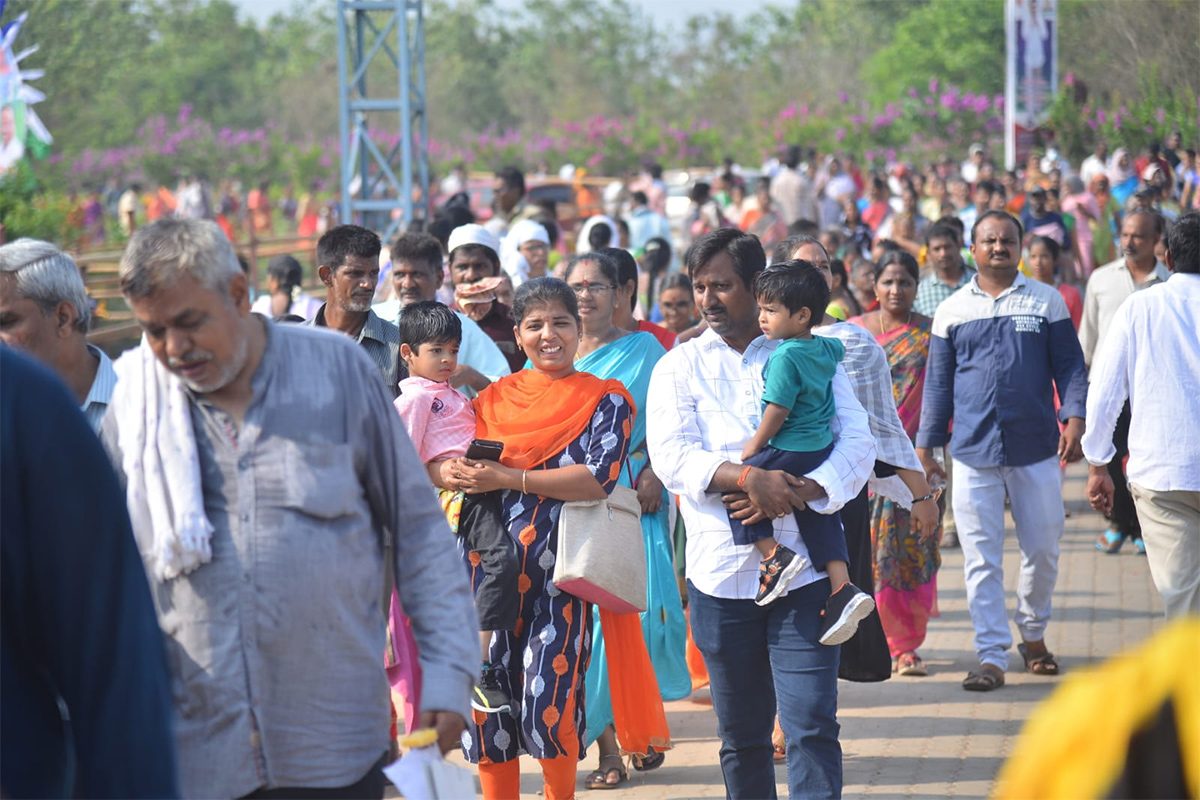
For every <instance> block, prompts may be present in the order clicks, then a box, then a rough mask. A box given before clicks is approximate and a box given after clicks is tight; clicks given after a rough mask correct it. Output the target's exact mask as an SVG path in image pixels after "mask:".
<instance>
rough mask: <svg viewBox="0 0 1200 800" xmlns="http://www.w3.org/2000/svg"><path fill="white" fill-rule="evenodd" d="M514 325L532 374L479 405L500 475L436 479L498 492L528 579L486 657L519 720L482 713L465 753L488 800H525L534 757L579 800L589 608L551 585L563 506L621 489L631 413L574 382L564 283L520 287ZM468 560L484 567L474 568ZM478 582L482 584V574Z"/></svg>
mask: <svg viewBox="0 0 1200 800" xmlns="http://www.w3.org/2000/svg"><path fill="white" fill-rule="evenodd" d="M513 315H514V318H515V319H516V321H517V328H516V331H517V341H518V343H519V345H520V346H521V347H522V349H523V350H524V351H525V353H526V355H527V356H528V357H529V358H530V361H531V363H532V369H526V370H522V371H520V372H518V373H516V374H514V375H510V376H507V377H505V378H503V379H501V380H500V381H497V382H496V383H493V384H492V385H491V386H489V387H488V388H487V389H485V390H484V391H483V392H481V393H480V395H479V397H478V398H477V399H476V401H475V411H476V418H477V425H478V427H477V431H476V434H477V436H478V437H479V438H483V439H494V440H499V441H501V442H503V443H504V454H503V455H502V456H501V459H500V463H496V462H490V461H483V462H476V461H469V460H467V459H465V458H464V459H451V460H449V461H446V462H442V463H441V464H439V465H438V470H439V473H440V477H441V482H442V483H443V484H444V485H446V486H448V487H450V488H459V489H463V490H464V491H467V492H485V491H494V490H501V491H502V492H503V494H502V507H503V514H504V518H505V521H506V523H507V524H508V529H509V531H510V533H511V534H512V536H513V538H514V539H515V540H516V542H517V555H518V562H519V564H520V568H521V573H520V576H519V578H518V582H517V586H518V592H519V594H520V615H519V618H518V621H517V625H516V627H515V629H514V630H512V631H507V632H504V631H498V632H496V634H495V636H494V638H493V640H492V648H491V653H490V658H491V662H492V664H493V665H496V666H498V667H499V669H500V674H501V675H502V676H503V677H504V679H505V680H507V688H508V690H509V692H510V694H511V696H512V698H513V702H512V711H511V713H500V714H481V713H479V712H475V713H474V715H473V724H472V725H470V726H469V727H468V729H467V731H466V732H465V733H464V734H463V750H464V751H465V753H466V756H467V758H468V760H470V761H471V762H472V763H477V764H479V775H480V782H481V784H482V786H483V793H484V797H487V798H513V797H517V796H518V794H519V792H520V766H519V764H518V761H517V758H518V756H520V755H521V754H522V753H527V754H529V755H532V756H533V757H534V758H537V759H538V760H539V762H540V763H541V766H542V771H543V775H544V777H545V787H544V794H545V797H546V799H547V800H554V799H555V798H567V797H573V796H574V792H575V773H576V767H577V764H578V761H579V759H580V758H581V757H582V755H583V753H584V747H585V743H584V738H583V736H584V731H585V730H586V726H587V723H586V715H585V707H584V697H585V690H584V673H585V671H586V670H587V666H588V661H589V658H590V655H591V616H592V615H591V606H590V605H589V604H588V603H586V602H584V601H582V600H580V599H578V598H576V597H574V596H572V595H570V594H567V593H566V592H563V591H560V590H559V589H557V588H556V587H555V586H554V584H553V582H552V577H553V574H554V562H555V556H556V552H557V543H558V536H557V528H558V519H559V513H560V511H561V510H562V504H563V502H564V501H572V500H595V499H600V498H603V497H606V496H607V495H608V494H609V493H610V492H611V491H612V489H613V488H614V487H615V486H616V483H617V476H618V474H619V472H620V470H621V467H622V465H623V463H624V461H625V458H626V454H627V450H628V444H629V435H630V430H631V428H632V424H633V423H632V418H633V414H634V408H633V403H632V400H631V398H630V396H629V393H628V392H627V391H626V390H625V387H624V386H622V385H621V384H620V383H619V382H617V381H606V380H601V379H599V378H596V377H594V376H592V375H588V374H587V373H582V372H577V371H576V370H575V365H574V357H575V352H576V347H577V345H578V341H579V312H578V308H577V304H576V301H575V296H574V294H573V293H572V292H571V290H570V289H568V288H567V286H566V285H565V284H564V283H563V282H562V281H559V280H557V279H554V278H537V279H534V280H532V281H529V282H528V283H526V284H524V285H522V286H521V288H520V290H519V291H518V292H517V295H516V299H515V301H514V304H513ZM467 558H468V562H469V563H470V564H471V566H472V567H475V566H477V558H473V557H472V554H470V553H468V554H467ZM472 572H473V576H472V578H473V581H475V582H476V583H478V581H479V580H481V579H482V577H483V574H482V571H481V570H478V569H473V570H472Z"/></svg>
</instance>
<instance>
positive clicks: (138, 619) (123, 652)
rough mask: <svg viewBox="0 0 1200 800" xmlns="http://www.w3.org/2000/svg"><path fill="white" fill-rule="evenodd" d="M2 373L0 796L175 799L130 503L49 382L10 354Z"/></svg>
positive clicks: (3, 356)
mask: <svg viewBox="0 0 1200 800" xmlns="http://www.w3.org/2000/svg"><path fill="white" fill-rule="evenodd" d="M0 375H2V376H3V377H2V379H0V474H2V475H3V476H4V480H3V482H2V483H0V743H2V748H3V749H2V751H0V795H3V796H4V797H71V796H79V797H175V796H177V794H178V791H177V789H176V780H175V751H174V737H173V736H172V735H171V686H170V678H169V677H168V673H167V664H166V658H165V656H164V650H163V643H162V633H161V632H160V630H159V627H158V622H157V620H156V619H155V616H154V607H153V605H151V602H150V591H149V586H148V584H147V581H146V573H145V571H144V568H143V566H142V560H141V557H140V556H139V555H138V550H137V546H136V545H135V544H134V541H133V533H132V531H131V530H130V526H129V517H128V514H127V512H126V510H125V493H124V492H123V491H122V490H121V487H120V485H119V484H118V483H117V478H116V475H114V474H113V471H112V467H111V466H110V465H109V461H108V458H107V456H106V455H105V453H104V450H103V449H102V448H101V446H100V442H99V440H98V439H97V438H96V435H95V434H94V433H92V429H91V428H90V427H88V424H87V422H86V420H85V419H84V417H83V414H81V413H80V411H79V405H78V402H77V401H76V400H75V399H73V398H72V397H70V396H69V395H68V394H67V389H66V387H65V386H64V385H63V384H62V383H61V382H60V381H59V379H58V378H56V377H55V376H54V375H53V374H51V373H50V372H49V371H47V370H46V369H45V368H44V367H42V366H40V365H38V364H36V363H35V362H33V361H31V360H29V359H28V358H26V357H25V356H22V355H19V354H17V353H16V352H14V351H13V350H10V349H9V348H7V347H0Z"/></svg>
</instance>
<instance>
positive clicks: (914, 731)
mask: <svg viewBox="0 0 1200 800" xmlns="http://www.w3.org/2000/svg"><path fill="white" fill-rule="evenodd" d="M1086 476H1087V472H1086V469H1085V468H1084V467H1082V466H1080V465H1076V466H1073V467H1072V468H1071V469H1069V470H1068V472H1067V480H1066V486H1065V491H1064V494H1065V496H1066V505H1067V509H1068V510H1069V511H1070V512H1071V516H1070V517H1069V518H1068V519H1067V529H1066V535H1065V537H1064V539H1063V543H1062V558H1061V560H1060V562H1059V564H1060V573H1059V579H1058V587H1057V589H1056V591H1055V593H1054V619H1053V621H1052V622H1051V626H1050V628H1049V630H1048V631H1047V635H1046V643H1047V645H1048V646H1049V648H1050V650H1051V651H1052V652H1053V653H1054V654H1055V655H1056V656H1057V657H1058V660H1059V663H1060V665H1061V666H1062V668H1063V670H1064V671H1065V672H1069V671H1071V670H1073V669H1077V668H1079V667H1081V666H1082V665H1084V664H1087V663H1089V662H1093V661H1097V660H1100V659H1103V658H1104V657H1106V656H1108V655H1110V654H1112V653H1114V652H1116V651H1117V650H1119V649H1121V648H1123V647H1127V646H1130V645H1134V644H1137V643H1139V642H1141V641H1143V640H1144V639H1146V638H1147V637H1148V636H1149V635H1150V634H1151V633H1152V632H1153V631H1155V630H1157V628H1158V627H1159V626H1160V625H1161V620H1162V602H1161V601H1160V600H1159V598H1158V595H1157V593H1156V592H1155V591H1154V587H1153V584H1152V583H1151V581H1150V573H1149V569H1148V567H1147V565H1146V559H1145V558H1144V557H1139V556H1135V555H1134V554H1133V549H1132V547H1131V546H1129V545H1126V549H1125V550H1124V551H1122V552H1121V553H1120V554H1118V555H1115V556H1109V555H1106V554H1104V553H1101V552H1099V551H1097V550H1096V549H1095V547H1094V546H1093V542H1094V541H1095V539H1096V537H1097V536H1098V535H1099V533H1100V531H1101V530H1103V528H1104V520H1103V519H1102V518H1101V517H1100V516H1099V515H1097V514H1095V513H1094V512H1093V511H1091V509H1090V508H1088V505H1087V503H1086V501H1085V500H1084V483H1085V480H1086ZM1008 530H1009V533H1010V535H1009V537H1008V541H1007V547H1006V549H1005V562H1004V568H1005V576H1006V583H1007V585H1008V586H1009V587H1010V592H1012V591H1013V590H1015V586H1016V579H1017V565H1018V560H1019V557H1020V556H1019V552H1018V550H1017V547H1016V542H1015V537H1014V536H1012V535H1011V532H1012V519H1011V518H1009V520H1008ZM938 585H939V605H940V608H941V617H940V618H938V619H935V620H933V621H931V623H930V626H929V636H928V639H927V640H926V643H925V645H924V646H923V647H922V648H921V650H920V652H921V655H922V657H923V658H924V660H925V663H926V664H927V665H928V667H929V672H930V674H929V676H928V677H924V678H899V677H897V678H893V679H891V680H889V681H885V682H883V683H876V684H854V683H847V682H845V681H842V682H840V683H839V689H840V698H839V706H840V708H839V713H838V717H839V719H840V721H841V724H842V735H841V741H842V748H843V751H844V755H845V761H844V764H845V796H846V797H847V798H852V797H873V798H901V797H978V798H982V797H986V796H987V795H988V793H989V791H990V789H991V786H992V783H993V780H994V778H995V775H996V772H997V770H998V769H999V768H1000V765H1001V763H1002V762H1003V760H1004V758H1005V756H1007V755H1008V753H1009V752H1010V751H1011V749H1012V746H1013V742H1014V741H1015V738H1016V736H1017V734H1018V732H1019V731H1020V728H1021V725H1022V723H1023V722H1024V720H1025V719H1026V718H1027V717H1028V716H1029V714H1030V712H1031V711H1032V709H1033V707H1034V706H1035V705H1036V704H1037V703H1038V702H1039V701H1040V700H1042V699H1043V698H1044V697H1046V695H1047V694H1048V693H1049V692H1050V691H1051V690H1052V689H1053V687H1054V686H1055V684H1056V683H1057V681H1056V679H1054V678H1039V677H1035V676H1032V675H1027V674H1025V673H1024V672H1022V671H1020V667H1021V661H1020V656H1019V655H1018V654H1017V653H1016V651H1015V650H1014V651H1012V653H1011V662H1010V672H1009V673H1008V675H1007V684H1006V685H1005V686H1004V687H1003V688H1001V689H999V690H997V691H996V692H993V693H990V694H975V693H969V692H966V691H964V690H963V689H962V688H961V686H960V682H961V680H962V678H963V676H965V675H966V672H967V670H968V669H969V668H972V667H974V666H975V665H976V663H977V662H976V661H975V657H974V653H973V650H972V647H971V620H970V617H969V616H968V614H967V608H966V594H965V590H964V586H963V572H962V551H961V550H958V549H954V550H947V551H945V552H943V554H942V569H941V573H940V575H939V578H938ZM1012 598H1013V595H1012V594H1010V597H1009V602H1010V612H1011V609H1012V603H1013V599H1012ZM1014 636H1015V630H1014ZM1017 638H1019V637H1017ZM706 694H707V693H706V692H705V691H704V690H702V691H700V692H697V693H696V695H694V696H693V698H692V699H689V700H684V701H680V702H675V703H670V704H668V705H667V718H668V721H669V722H670V725H671V733H672V738H673V740H674V743H675V749H674V750H672V751H671V752H669V753H668V754H667V760H666V763H665V764H664V765H663V766H662V767H661V768H659V769H658V770H656V771H654V772H650V773H645V774H641V773H637V772H633V771H632V770H631V771H630V781H629V783H627V784H625V785H624V786H622V787H621V788H620V789H619V790H616V791H610V792H606V793H604V795H603V797H605V798H611V799H612V800H618V798H620V799H621V800H624V799H625V798H638V799H639V800H640V799H642V798H646V799H647V800H648V799H649V798H693V797H697V798H698V797H723V796H724V794H725V788H724V783H723V781H722V778H721V770H720V767H719V765H718V758H717V753H718V749H719V747H720V742H719V741H718V740H717V738H716V718H715V717H714V716H713V712H712V707H711V706H710V705H704V704H702V703H700V702H695V701H696V700H704V699H706ZM455 759H456V760H459V757H457V756H456V757H455ZM522 762H523V764H522V767H523V774H522V785H521V789H522V796H526V795H528V796H530V797H533V796H536V794H537V793H538V792H540V790H541V779H540V774H539V773H538V772H537V765H536V762H533V761H531V760H529V759H522ZM595 764H596V750H595V748H594V747H593V748H591V749H590V750H589V756H588V758H587V760H586V761H584V762H582V763H581V764H580V787H581V788H580V794H581V795H584V794H587V793H588V792H587V790H586V789H583V788H582V787H583V782H582V780H583V776H584V775H585V774H586V773H587V772H588V771H590V770H591V769H594V768H595ZM777 775H778V778H779V785H778V790H779V796H780V797H786V796H787V784H786V770H785V769H784V768H783V767H779V768H778V769H777ZM596 794H597V797H596V800H600V795H599V793H596Z"/></svg>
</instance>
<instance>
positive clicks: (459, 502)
mask: <svg viewBox="0 0 1200 800" xmlns="http://www.w3.org/2000/svg"><path fill="white" fill-rule="evenodd" d="M461 343H462V323H461V322H460V321H459V319H458V316H457V315H456V314H455V313H454V312H453V311H451V310H450V309H449V308H447V307H446V306H444V305H442V304H441V303H438V302H432V301H431V302H421V303H413V304H412V305H409V306H406V307H405V308H404V313H403V314H401V315H400V357H401V358H403V359H404V362H405V363H406V364H407V365H408V372H409V376H410V377H408V378H405V379H404V380H402V381H401V382H400V396H399V397H397V398H396V410H397V411H399V412H400V417H401V418H402V419H403V420H404V426H405V427H406V428H407V429H408V436H409V438H410V439H412V442H413V445H415V446H416V448H417V454H418V455H419V456H420V457H421V461H422V462H423V463H425V464H429V463H431V462H434V461H443V460H445V459H448V458H457V457H459V456H464V455H466V453H467V448H468V447H470V445H471V440H472V439H473V438H474V436H475V411H474V409H473V408H472V407H471V401H470V400H468V399H467V398H466V397H464V396H463V395H462V394H460V393H459V392H458V390H456V389H454V388H452V387H451V386H450V383H449V380H450V376H451V375H452V374H453V373H454V370H455V369H457V367H458V348H459V345H460V344H461ZM438 495H439V498H440V499H441V501H442V507H443V508H445V509H446V511H447V519H448V521H449V522H450V526H451V528H452V529H453V530H454V532H455V533H457V534H459V535H461V536H462V537H463V542H464V547H465V549H466V550H467V551H468V552H470V553H474V554H477V555H478V556H479V566H480V568H481V569H482V570H483V575H484V577H483V579H482V580H481V581H480V582H479V585H478V586H477V587H476V589H475V608H476V610H477V611H478V613H479V628H480V644H481V646H482V650H483V669H482V674H481V676H480V679H479V683H478V685H477V686H476V687H475V692H474V694H473V695H472V697H471V706H472V707H473V708H475V709H476V710H478V711H483V712H485V713H489V714H491V713H498V712H500V711H507V710H509V709H510V707H511V706H510V699H509V696H508V693H507V691H505V689H504V688H503V686H504V684H503V681H501V680H500V676H499V675H498V674H497V672H496V670H495V669H494V667H493V665H492V664H491V663H489V662H488V660H487V657H488V649H489V646H490V643H491V639H492V632H493V631H497V630H501V631H510V630H512V629H513V626H515V625H516V622H517V611H518V606H519V601H520V598H519V596H518V593H517V576H518V565H517V548H516V543H515V542H514V541H513V539H512V537H511V536H510V535H509V532H508V527H507V526H506V525H505V524H504V518H503V516H502V515H501V511H500V493H499V492H488V493H485V494H474V495H464V494H463V493H462V492H456V491H454V490H452V489H440V490H439V491H438ZM456 509H460V510H459V511H458V513H455V511H456Z"/></svg>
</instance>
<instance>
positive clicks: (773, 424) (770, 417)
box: [742, 403, 792, 461]
mask: <svg viewBox="0 0 1200 800" xmlns="http://www.w3.org/2000/svg"><path fill="white" fill-rule="evenodd" d="M790 413H792V412H791V409H788V408H784V407H783V406H780V405H776V404H775V403H767V407H766V408H765V409H763V415H762V421H761V422H759V423H758V430H756V431H755V432H754V435H753V436H751V437H750V441H748V442H746V446H745V447H744V448H743V449H742V460H743V461H745V460H746V459H747V458H749V457H750V456H752V455H754V454H755V453H757V452H759V451H761V450H762V449H763V448H764V447H766V446H767V442H769V441H771V438H772V437H774V436H775V434H777V433H779V429H780V428H782V427H783V423H784V421H785V420H786V419H787V418H788V414H790Z"/></svg>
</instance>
